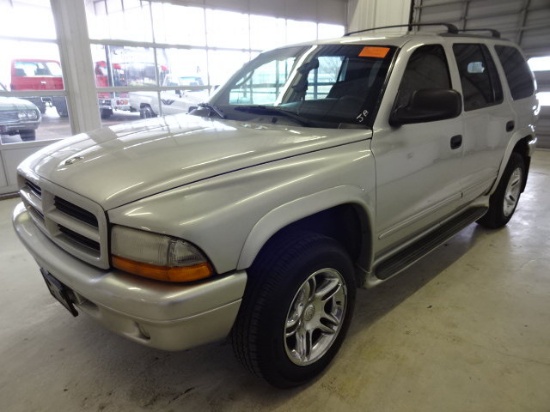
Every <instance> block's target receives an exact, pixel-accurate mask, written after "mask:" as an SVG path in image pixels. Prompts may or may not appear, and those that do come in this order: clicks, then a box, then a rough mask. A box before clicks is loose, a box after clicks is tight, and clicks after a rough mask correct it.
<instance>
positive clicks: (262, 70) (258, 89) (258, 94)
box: [229, 55, 296, 105]
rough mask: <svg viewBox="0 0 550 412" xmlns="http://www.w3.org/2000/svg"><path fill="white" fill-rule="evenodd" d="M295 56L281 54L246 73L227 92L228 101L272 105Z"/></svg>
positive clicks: (284, 82) (281, 88)
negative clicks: (277, 57)
mask: <svg viewBox="0 0 550 412" xmlns="http://www.w3.org/2000/svg"><path fill="white" fill-rule="evenodd" d="M295 61H296V56H294V55H291V56H282V57H281V58H279V59H276V60H271V61H268V62H267V63H266V64H263V65H261V66H259V67H257V68H255V69H254V70H253V71H252V72H249V73H246V74H245V76H244V77H243V78H241V79H239V80H238V81H237V82H236V83H235V86H234V87H232V88H231V90H230V92H229V103H230V104H235V105H241V104H261V105H265V104H267V105H273V104H274V103H275V101H276V100H277V97H278V96H279V94H280V93H281V92H282V91H283V90H284V89H283V88H284V86H285V84H286V82H287V78H288V76H289V75H290V73H291V71H292V69H293V67H294V62H295Z"/></svg>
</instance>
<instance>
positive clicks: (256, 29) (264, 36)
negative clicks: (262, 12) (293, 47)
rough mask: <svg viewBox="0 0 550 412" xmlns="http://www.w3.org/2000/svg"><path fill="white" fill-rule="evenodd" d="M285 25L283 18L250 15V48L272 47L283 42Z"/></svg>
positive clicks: (264, 48)
mask: <svg viewBox="0 0 550 412" xmlns="http://www.w3.org/2000/svg"><path fill="white" fill-rule="evenodd" d="M285 32H286V25H285V20H284V19H278V18H275V17H266V16H254V15H251V16H250V48H251V49H255V50H260V51H262V50H267V49H273V48H275V47H278V46H282V45H284V44H285V35H286V33H285Z"/></svg>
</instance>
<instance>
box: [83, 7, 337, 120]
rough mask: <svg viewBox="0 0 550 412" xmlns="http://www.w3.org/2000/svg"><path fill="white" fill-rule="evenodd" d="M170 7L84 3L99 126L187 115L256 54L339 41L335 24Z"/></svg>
mask: <svg viewBox="0 0 550 412" xmlns="http://www.w3.org/2000/svg"><path fill="white" fill-rule="evenodd" d="M174 3H175V2H161V1H138V0H95V1H91V0H86V14H87V21H88V30H89V34H90V39H91V43H92V45H91V51H92V58H93V61H94V71H95V73H96V87H97V92H98V100H99V106H100V110H101V115H102V118H103V123H104V124H111V123H113V122H119V121H127V120H133V119H140V118H143V117H151V116H159V115H166V114H173V113H181V112H187V111H188V110H189V108H190V107H192V106H196V105H197V104H199V103H201V102H204V101H205V100H207V99H208V98H209V96H210V94H211V93H212V92H213V91H214V90H215V89H216V88H217V87H219V86H220V85H221V84H223V83H224V82H225V81H226V80H227V79H228V77H229V76H230V75H231V74H233V73H234V72H235V71H236V70H238V69H239V68H240V67H242V66H243V64H245V63H246V62H248V61H249V60H250V59H252V58H254V57H255V56H257V55H258V54H259V53H260V52H261V51H263V50H265V49H270V48H274V47H277V46H282V45H285V44H288V43H296V42H299V41H303V40H304V41H305V40H314V39H316V38H328V37H339V36H341V35H342V34H343V33H344V27H343V26H341V25H336V24H326V23H323V24H321V23H317V22H312V21H298V20H291V19H284V18H276V17H269V16H260V15H255V14H251V13H247V12H236V11H226V10H220V9H212V8H205V7H195V6H184V5H178V4H174ZM228 27H231V30H228Z"/></svg>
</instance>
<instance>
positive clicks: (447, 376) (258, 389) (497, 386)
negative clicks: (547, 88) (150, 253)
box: [0, 150, 550, 412]
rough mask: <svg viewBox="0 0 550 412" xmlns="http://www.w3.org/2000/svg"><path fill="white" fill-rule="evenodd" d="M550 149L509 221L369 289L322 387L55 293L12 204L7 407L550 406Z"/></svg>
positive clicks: (3, 211) (4, 261) (474, 232)
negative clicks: (247, 365)
mask: <svg viewBox="0 0 550 412" xmlns="http://www.w3.org/2000/svg"><path fill="white" fill-rule="evenodd" d="M549 188H550V151H544V150H540V151H538V152H537V153H536V156H535V159H534V162H533V166H532V172H531V175H530V180H529V183H528V186H527V190H526V192H525V193H524V194H523V197H522V199H521V202H520V206H519V209H518V210H517V212H516V215H515V216H514V218H513V220H512V221H511V222H510V224H509V225H508V226H507V227H506V228H504V229H502V230H499V231H487V230H484V229H482V228H480V227H477V226H476V225H472V226H470V227H468V228H467V229H465V230H464V231H462V232H461V233H460V234H459V235H457V236H456V237H454V238H453V239H452V240H450V241H449V242H447V243H446V244H445V245H444V246H441V247H440V248H439V249H437V250H436V251H435V252H433V253H432V254H431V255H430V256H428V257H427V258H425V259H423V260H422V261H421V262H419V263H417V264H416V265H414V266H413V267H412V268H410V269H409V270H407V271H406V272H405V273H403V274H402V275H400V276H399V277H397V278H394V279H392V280H391V281H389V282H387V283H386V284H384V285H382V286H380V287H379V288H377V289H374V290H369V291H360V293H359V295H358V302H357V307H356V315H355V318H354V320H353V323H352V327H351V330H350V333H349V336H348V339H347V341H346V343H345V344H344V346H343V347H342V350H341V352H340V354H339V356H338V357H337V358H336V359H335V361H334V363H333V364H332V365H331V367H330V368H329V369H328V370H327V371H326V373H324V375H323V376H321V377H320V378H319V379H318V380H316V381H315V382H313V383H311V384H310V385H307V386H304V387H301V388H298V389H294V390H290V391H280V390H276V389H273V388H271V387H269V386H268V385H266V384H264V383H263V382H261V381H259V380H257V379H256V378H254V377H253V376H251V375H249V374H248V373H246V372H245V371H244V370H243V369H242V368H241V367H240V365H239V364H238V363H237V361H236V360H235V358H234V357H233V355H232V350H231V347H230V345H229V344H227V343H220V344H214V345H210V346H207V347H202V348H198V349H195V350H190V351H186V352H181V353H167V352H161V351H156V350H151V349H148V348H145V347H141V346H138V345H137V344H134V343H132V342H129V341H126V340H125V339H123V338H121V337H118V336H115V335H114V334H112V333H110V332H108V331H106V330H104V329H102V328H101V327H100V326H98V325H97V324H96V323H94V321H93V320H92V319H89V318H87V317H86V316H85V315H82V316H79V317H78V318H76V319H74V318H72V317H71V316H70V315H69V314H68V313H67V311H66V310H65V309H64V308H63V307H61V305H59V304H58V303H56V302H55V301H54V300H53V298H52V297H51V296H50V294H49V293H48V291H47V289H46V287H45V285H44V284H43V281H42V280H41V277H40V275H39V273H38V268H37V266H36V265H35V263H34V262H33V260H32V258H31V257H30V256H29V255H28V254H27V253H26V252H25V250H24V249H23V247H22V246H21V244H20V243H19V242H18V240H17V239H16V237H15V234H14V233H13V230H12V228H11V222H10V214H11V210H12V209H13V207H14V206H15V204H16V202H17V200H16V199H10V200H3V201H0V280H1V282H2V283H1V285H2V286H1V287H0V410H2V411H6V412H33V411H40V412H45V411H52V412H54V411H55V412H59V411H70V412H72V411H105V412H109V411H132V412H133V411H198V412H202V411H376V412H385V411H391V412H394V411H396V412H399V411H406V412H410V411H419V412H420V411H421V412H432V411H433V412H436V411H437V412H440V411H445V412H454V411H457V412H464V411H468V412H469V411H487V412H494V411H498V412H506V411H517V412H535V411H540V412H549V411H550V190H549Z"/></svg>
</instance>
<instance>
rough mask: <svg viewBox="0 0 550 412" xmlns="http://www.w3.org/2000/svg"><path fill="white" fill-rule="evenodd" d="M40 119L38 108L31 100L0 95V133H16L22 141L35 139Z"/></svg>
mask: <svg viewBox="0 0 550 412" xmlns="http://www.w3.org/2000/svg"><path fill="white" fill-rule="evenodd" d="M0 89H3V87H1V88H0ZM4 90H5V89H4ZM41 120H42V117H41V115H40V110H39V109H38V107H36V106H35V105H34V104H32V103H31V102H29V101H27V100H24V99H18V98H16V97H5V96H0V134H7V135H15V134H18V135H20V137H21V140H23V141H30V140H35V139H36V129H38V126H39V125H40V121H41Z"/></svg>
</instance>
